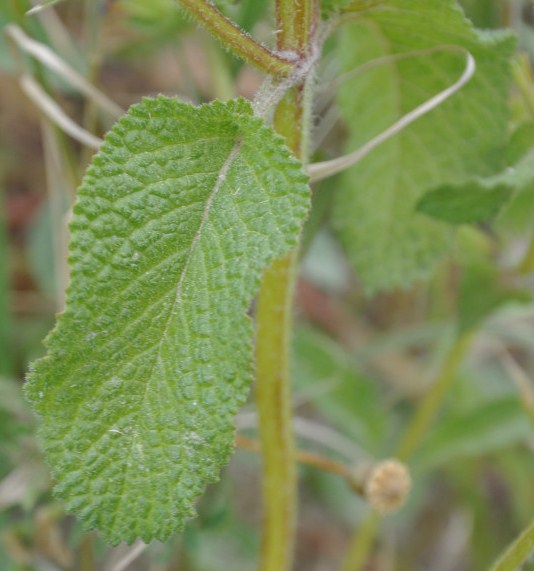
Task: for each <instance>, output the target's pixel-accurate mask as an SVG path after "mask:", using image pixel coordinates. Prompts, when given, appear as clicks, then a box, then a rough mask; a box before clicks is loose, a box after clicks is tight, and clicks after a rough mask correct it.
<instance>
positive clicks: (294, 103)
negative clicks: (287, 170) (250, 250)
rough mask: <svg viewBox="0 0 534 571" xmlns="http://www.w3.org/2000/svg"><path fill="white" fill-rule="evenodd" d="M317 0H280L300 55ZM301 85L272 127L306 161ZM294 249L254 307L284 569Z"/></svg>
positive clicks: (266, 544)
mask: <svg viewBox="0 0 534 571" xmlns="http://www.w3.org/2000/svg"><path fill="white" fill-rule="evenodd" d="M316 5H317V2H316V0H292V1H291V2H288V0H277V2H276V14H277V25H278V31H279V37H278V48H279V49H280V50H282V51H287V50H291V51H295V47H297V46H298V48H299V50H298V51H299V53H300V54H301V57H305V56H306V54H308V53H309V52H310V51H311V37H312V28H313V18H312V14H313V13H314V12H315V13H318V9H317V6H316ZM305 95H306V83H305V80H303V81H302V83H300V84H298V85H296V86H295V87H293V88H292V89H290V90H289V91H288V92H287V93H286V95H285V96H284V98H283V99H282V100H281V101H280V103H279V104H278V106H277V108H276V110H275V113H274V128H275V130H276V131H278V133H280V134H281V135H282V136H284V137H285V139H286V143H287V145H288V146H289V148H290V149H291V150H292V151H293V153H294V154H295V155H296V156H297V157H298V158H300V159H301V160H302V161H303V163H304V164H306V161H307V156H306V151H305V144H304V142H305V140H306V133H307V129H308V124H307V118H308V116H309V114H308V112H307V109H306V104H307V98H306V96H305ZM297 262H298V249H295V250H293V251H292V252H291V253H290V254H288V255H287V256H286V257H285V258H283V259H281V260H278V261H277V262H275V263H274V264H273V265H272V266H271V267H270V268H269V269H267V271H266V272H265V274H264V276H263V282H262V286H261V289H260V293H259V296H258V304H257V312H256V324H257V334H256V404H257V409H258V429H259V436H260V442H261V446H262V458H263V481H262V488H263V518H264V521H263V535H262V547H261V559H260V564H259V569H260V571H288V570H289V569H290V568H291V565H292V561H293V551H294V542H295V541H294V540H295V523H296V513H297V471H296V457H295V443H294V435H293V420H292V406H291V383H290V376H289V355H290V342H291V324H292V301H293V293H294V287H295V274H296V267H297Z"/></svg>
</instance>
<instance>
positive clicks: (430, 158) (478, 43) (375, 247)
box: [333, 0, 514, 292]
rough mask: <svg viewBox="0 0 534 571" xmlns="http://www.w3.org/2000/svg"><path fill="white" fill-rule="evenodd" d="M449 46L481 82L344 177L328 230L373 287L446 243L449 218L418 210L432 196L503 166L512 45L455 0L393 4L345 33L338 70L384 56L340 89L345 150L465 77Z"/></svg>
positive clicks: (413, 271) (412, 270) (406, 273)
mask: <svg viewBox="0 0 534 571" xmlns="http://www.w3.org/2000/svg"><path fill="white" fill-rule="evenodd" d="M451 45H454V46H460V47H462V48H464V49H466V50H468V51H469V52H470V53H471V54H472V55H473V57H474V58H475V60H476V64H477V70H476V73H475V75H474V77H473V78H472V79H471V80H470V81H469V83H468V84H467V85H465V86H464V87H463V88H462V89H461V91H459V92H458V93H456V94H454V95H453V96H452V97H450V98H449V99H448V100H447V101H445V102H444V103H442V104H441V105H440V106H439V107H437V108H435V109H433V110H432V111H431V112H430V113H428V114H426V115H425V116H424V117H421V118H419V119H418V120H417V121H415V122H414V123H413V124H412V125H410V126H409V127H408V128H406V129H405V130H404V131H403V132H402V133H400V134H398V135H396V136H394V137H392V138H391V139H389V140H388V141H386V142H384V143H382V144H381V145H380V146H379V147H378V148H377V149H375V150H374V151H373V152H372V153H370V154H369V155H368V156H367V157H365V158H364V159H363V160H361V161H360V162H359V163H358V164H357V165H355V166H354V167H353V168H352V169H350V170H349V171H347V172H346V173H345V174H344V175H343V176H342V180H341V188H340V189H339V192H338V193H337V194H336V198H335V204H334V208H333V225H334V227H335V228H336V230H337V233H338V236H339V238H340V240H341V242H342V244H343V245H344V247H345V249H346V251H347V252H348V254H349V257H350V259H351V261H352V264H353V265H354V267H355V269H356V271H357V272H358V275H359V277H360V278H361V280H362V282H363V284H364V287H365V288H366V290H367V291H368V292H373V291H376V290H380V289H387V288H392V287H396V286H399V285H402V286H404V287H406V286H407V285H409V283H410V282H411V281H413V280H415V279H416V278H418V277H422V276H424V275H426V274H427V273H428V272H429V270H430V269H431V268H432V267H433V265H434V264H435V263H436V262H437V260H438V259H439V256H440V255H441V254H442V253H444V252H445V251H446V249H447V248H448V247H449V245H450V235H449V232H450V230H449V229H448V227H447V226H446V225H445V224H443V223H440V222H438V221H435V220H432V219H430V218H429V217H428V216H425V215H423V214H421V213H414V207H415V204H416V203H417V201H418V200H419V198H420V197H421V196H422V195H423V194H424V193H425V192H426V191H428V190H430V189H431V188H433V187H436V186H437V185H441V184H448V183H456V182H459V181H461V180H465V178H466V177H468V176H469V177H472V176H490V175H492V174H494V173H495V172H498V171H499V170H500V169H502V168H503V167H504V164H503V160H504V159H503V156H504V153H503V148H504V146H505V134H506V116H507V110H506V96H507V91H508V83H509V58H510V55H511V52H512V51H513V46H514V41H513V38H512V37H511V36H510V34H509V33H507V32H493V33H482V32H476V31H475V30H474V29H473V28H472V26H471V25H470V24H469V22H468V21H467V20H466V19H465V18H464V16H463V14H462V12H461V10H460V9H459V8H458V6H457V5H456V3H455V2H454V1H453V0H387V1H384V2H382V3H381V4H379V5H377V7H376V8H372V9H370V10H367V11H366V12H364V13H363V14H361V16H360V17H359V18H358V19H357V20H356V21H355V22H354V23H351V24H350V25H348V26H347V27H346V29H345V30H344V33H343V34H342V37H341V41H340V44H339V47H338V57H339V59H340V61H341V66H342V71H343V72H351V71H352V70H354V69H355V68H357V67H358V66H361V65H363V64H366V63H367V62H370V61H373V60H376V59H377V58H386V59H383V60H381V62H380V64H379V65H377V66H375V67H372V68H369V69H366V70H364V71H362V72H361V73H358V74H352V75H351V76H350V77H349V79H347V80H346V81H345V83H344V84H343V87H342V88H341V90H340V96H339V105H340V109H341V112H342V115H343V117H344V119H345V120H346V123H347V125H348V126H349V128H350V136H349V139H348V141H347V150H354V149H356V148H358V147H360V146H361V145H363V144H364V143H365V142H367V141H369V140H370V139H372V138H373V137H374V136H376V135H378V134H379V133H381V132H382V131H383V130H385V129H386V128H387V127H389V126H390V125H392V124H393V123H394V122H395V121H396V120H398V119H399V118H400V117H402V116H403V115H405V114H406V113H407V112H409V111H411V110H413V109H414V108H415V107H417V105H420V104H421V103H423V102H424V101H426V100H428V99H429V98H431V97H432V96H434V95H436V94H437V93H439V92H440V91H441V90H443V89H445V88H447V87H448V86H451V85H452V84H454V83H455V82H456V81H457V80H458V78H459V77H460V75H461V74H462V70H463V69H464V67H465V55H463V54H462V53H459V52H454V50H451V49H450V46H451ZM422 50H423V53H421V51H422ZM424 50H426V52H425V51H424ZM414 52H419V53H414Z"/></svg>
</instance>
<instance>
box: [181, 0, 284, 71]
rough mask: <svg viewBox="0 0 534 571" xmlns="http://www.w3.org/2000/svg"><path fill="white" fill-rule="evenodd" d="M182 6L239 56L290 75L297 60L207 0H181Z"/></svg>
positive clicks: (262, 68) (260, 65)
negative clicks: (251, 33) (262, 40)
mask: <svg viewBox="0 0 534 571" xmlns="http://www.w3.org/2000/svg"><path fill="white" fill-rule="evenodd" d="M179 3H180V5H181V6H182V8H183V9H184V10H185V11H186V12H187V13H188V14H189V15H190V16H192V17H193V18H194V19H195V20H197V21H198V22H200V23H201V24H202V25H203V26H204V27H205V28H206V30H208V31H209V32H210V33H211V34H212V35H213V36H214V37H216V38H217V39H219V40H220V41H221V42H222V43H223V45H224V46H225V47H226V48H228V49H229V50H230V51H232V52H233V53H234V54H235V55H237V56H239V57H241V58H243V59H244V60H245V61H247V62H248V63H250V64H251V65H253V66H255V67H257V68H259V69H261V70H262V71H264V72H265V73H268V74H271V75H275V76H279V77H286V76H288V75H291V73H292V72H293V71H294V69H295V63H294V62H293V61H291V60H289V59H286V58H284V57H282V56H280V55H278V54H276V53H274V52H272V51H271V50H269V49H267V48H266V47H265V46H263V45H261V44H260V43H258V42H257V41H256V40H254V39H253V38H252V37H251V36H249V35H248V34H247V33H246V32H244V31H243V30H242V29H241V28H239V26H237V25H236V24H235V23H234V22H232V21H231V20H229V19H228V18H227V17H226V16H225V15H224V14H223V13H222V12H220V10H218V9H217V8H216V7H215V6H214V5H213V4H212V3H211V2H208V1H207V0H179Z"/></svg>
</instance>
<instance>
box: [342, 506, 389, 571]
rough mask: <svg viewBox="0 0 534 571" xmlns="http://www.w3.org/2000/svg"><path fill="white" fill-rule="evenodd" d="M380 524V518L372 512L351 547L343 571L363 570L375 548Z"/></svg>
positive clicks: (359, 529)
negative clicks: (374, 544)
mask: <svg viewBox="0 0 534 571" xmlns="http://www.w3.org/2000/svg"><path fill="white" fill-rule="evenodd" d="M379 524H380V516H379V515H378V513H377V512H376V511H372V512H370V513H369V514H368V515H367V517H366V518H365V519H364V521H363V523H362V525H361V526H360V527H359V528H358V530H357V533H356V534H355V535H354V538H353V540H352V542H351V544H350V545H349V549H348V551H347V554H346V556H345V561H344V562H343V566H342V567H341V571H358V570H359V569H362V568H363V566H364V565H365V563H366V561H367V557H368V555H369V552H370V551H371V548H372V547H373V543H374V539H375V536H376V533H377V531H378V526H379Z"/></svg>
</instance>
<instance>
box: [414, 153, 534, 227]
mask: <svg viewBox="0 0 534 571" xmlns="http://www.w3.org/2000/svg"><path fill="white" fill-rule="evenodd" d="M533 182H534V164H533V162H532V156H531V155H527V156H526V157H525V158H523V160H521V161H520V162H519V163H518V164H516V165H514V166H510V167H507V168H506V169H505V170H503V171H502V172H501V173H499V174H496V175H494V176H491V177H487V178H480V177H476V178H471V179H467V180H465V181H462V182H459V183H458V184H444V185H442V186H439V187H438V188H434V189H432V190H430V191H429V192H427V193H426V194H425V195H423V197H422V198H421V199H420V200H419V202H418V203H417V206H416V208H417V210H419V211H420V212H424V213H425V214H428V215H430V216H432V217H434V218H437V219H438V220H444V221H445V222H449V223H450V224H470V223H473V222H483V221H485V220H488V219H490V218H492V217H494V216H496V215H497V214H499V213H500V212H501V210H502V209H503V207H505V205H506V204H508V203H509V202H510V199H511V198H512V196H513V194H514V193H516V194H518V193H520V192H521V191H522V190H523V189H524V188H525V187H528V186H532V183H533Z"/></svg>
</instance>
